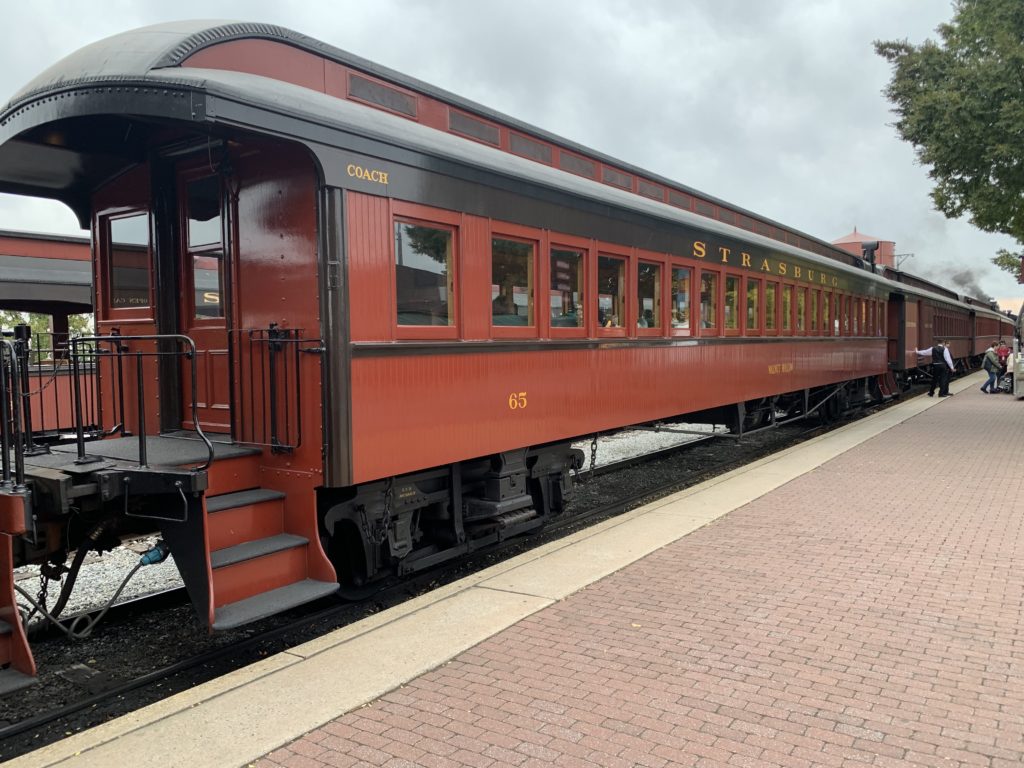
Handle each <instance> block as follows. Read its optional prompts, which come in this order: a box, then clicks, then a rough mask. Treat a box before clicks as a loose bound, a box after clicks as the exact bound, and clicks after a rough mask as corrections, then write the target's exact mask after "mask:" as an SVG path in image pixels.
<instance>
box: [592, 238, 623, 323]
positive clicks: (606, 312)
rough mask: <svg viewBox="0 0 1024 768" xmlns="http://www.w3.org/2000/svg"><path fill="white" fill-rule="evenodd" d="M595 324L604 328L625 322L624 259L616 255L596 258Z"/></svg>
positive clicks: (602, 255) (603, 255)
mask: <svg viewBox="0 0 1024 768" xmlns="http://www.w3.org/2000/svg"><path fill="white" fill-rule="evenodd" d="M597 324H598V327H599V328H601V329H604V330H612V329H621V328H624V327H625V324H626V260H625V259H622V258H618V257H617V256H608V255H605V254H601V255H600V256H598V259H597ZM615 335H618V334H615Z"/></svg>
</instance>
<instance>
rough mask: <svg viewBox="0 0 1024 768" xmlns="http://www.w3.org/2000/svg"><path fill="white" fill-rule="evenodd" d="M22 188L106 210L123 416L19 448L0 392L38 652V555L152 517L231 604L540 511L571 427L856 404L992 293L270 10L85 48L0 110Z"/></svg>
mask: <svg viewBox="0 0 1024 768" xmlns="http://www.w3.org/2000/svg"><path fill="white" fill-rule="evenodd" d="M0 190H2V191H5V192H14V193H18V194H28V195H35V196H41V197H49V198H54V199H58V200H62V201H64V202H65V203H66V204H67V205H69V206H70V207H71V208H72V209H73V210H74V211H75V212H76V214H77V215H78V217H79V219H80V220H81V222H82V223H83V225H86V226H89V227H90V228H91V231H92V238H93V251H94V261H93V266H94V285H95V292H96V328H97V332H96V335H95V336H94V337H89V338H84V339H78V340H76V341H75V342H73V343H72V344H71V347H72V349H71V352H70V360H71V363H72V365H73V366H74V367H75V369H76V370H78V369H80V368H83V367H84V366H85V365H86V364H88V365H89V366H91V367H90V370H94V371H95V375H96V376H97V377H98V381H99V388H98V392H97V395H96V403H95V405H96V412H98V413H99V414H101V421H102V422H103V423H102V424H101V430H100V431H102V433H103V435H104V439H101V440H95V441H87V440H86V439H85V435H84V429H83V427H82V424H81V422H82V418H81V417H80V418H79V424H77V425H76V426H77V429H76V431H77V433H78V434H77V440H76V441H75V444H74V445H73V446H61V445H57V446H55V447H53V448H52V449H51V451H50V452H49V453H46V454H42V455H35V456H26V455H25V454H24V451H23V450H22V445H23V441H22V439H21V433H20V432H19V425H18V423H17V418H16V413H15V412H16V411H17V408H16V407H15V408H13V409H12V410H11V411H10V412H9V413H5V415H4V422H5V423H9V424H10V425H11V430H10V434H8V431H5V433H4V450H3V454H4V456H5V463H4V477H3V485H2V486H0V604H2V605H0V610H2V611H3V612H4V613H5V615H6V623H7V627H6V631H7V633H8V635H9V637H8V642H7V643H6V645H5V647H8V648H9V649H10V651H9V652H8V655H7V657H6V658H4V659H0V661H3V662H4V663H7V664H8V665H9V666H8V672H11V673H16V672H21V673H22V674H23V675H31V674H32V671H33V666H32V661H31V655H30V653H29V651H28V647H27V644H26V643H25V640H24V635H23V632H22V631H21V627H20V622H19V621H18V617H17V613H16V607H15V605H14V596H13V590H12V585H11V583H10V580H11V576H10V574H11V569H12V567H13V566H14V565H15V564H18V563H24V562H46V561H49V562H50V563H51V564H52V567H53V568H54V569H56V570H60V569H61V568H62V567H64V566H63V563H64V562H65V561H66V559H67V555H68V553H69V550H72V549H76V548H92V549H96V550H99V551H102V550H104V549H106V548H108V547H110V546H112V545H113V543H116V541H117V540H119V538H120V537H122V536H125V535H129V534H133V533H137V532H140V531H147V530H158V531H159V532H160V533H161V535H162V543H161V545H160V547H159V548H158V551H157V552H155V553H154V555H153V557H155V558H159V557H162V556H166V554H167V553H168V552H169V553H171V554H173V555H174V559H175V562H176V563H177V565H178V568H179V570H180V571H181V574H182V578H183V580H184V582H185V585H186V587H187V589H188V591H189V594H190V596H191V598H192V601H193V603H194V604H195V606H196V609H197V613H198V615H199V617H200V619H201V620H202V621H203V622H205V623H207V624H208V625H209V626H210V627H211V628H214V629H226V628H231V627H235V626H238V625H240V624H243V623H245V622H248V621H252V620H254V619H256V618H259V617H262V616H265V615H268V614H269V613H273V612H276V611H280V610H283V609H285V608H287V607H289V606H293V605H296V604H300V603H302V602H306V601H309V600H312V599H315V598H317V597H319V596H322V595H325V594H330V593H332V592H334V591H336V590H337V589H338V588H339V584H340V585H341V586H342V588H344V589H345V590H347V591H349V592H358V591H359V590H360V589H361V588H362V587H364V586H365V585H367V584H370V583H372V582H374V581H375V580H377V579H380V578H382V577H383V576H385V575H388V574H392V573H399V574H402V573H409V572H412V571H415V570H417V569H421V568H426V567H429V566H431V565H433V564H436V563H438V562H440V561H443V560H445V559H448V558H451V557H455V556H458V555H461V554H464V553H466V552H468V551H471V550H473V549H475V548H479V547H481V546H486V545H489V544H491V543H493V542H496V541H498V540H500V539H502V538H505V537H507V536H512V535H517V534H522V533H525V532H527V531H530V530H533V529H536V528H538V527H540V526H542V525H544V524H545V522H546V521H547V520H549V519H550V518H551V517H553V516H556V515H559V514H561V513H562V511H563V508H564V497H565V494H566V492H567V490H568V486H569V473H570V471H571V469H572V468H574V467H576V466H578V464H579V463H580V461H581V458H582V457H581V456H580V453H579V452H578V451H575V450H574V449H573V448H572V447H571V441H572V440H573V439H574V438H578V437H579V436H581V435H591V434H595V433H599V432H602V431H605V430H610V429H615V428H620V427H623V426H626V425H630V424H639V423H649V422H658V421H672V420H679V419H685V420H686V421H690V422H694V421H700V420H706V421H712V422H715V423H726V424H729V425H730V427H731V428H733V429H734V430H737V431H742V430H745V429H751V428H754V427H757V426H761V425H764V424H765V423H768V422H772V421H774V419H775V417H776V414H778V413H780V412H787V413H789V414H791V415H807V414H810V413H825V414H834V413H835V412H838V411H839V410H841V409H842V407H844V406H845V404H846V403H848V402H850V401H851V400H857V399H871V398H878V397H881V396H884V395H886V394H892V393H894V392H895V391H896V390H897V387H898V385H899V383H898V381H897V378H896V376H897V374H898V375H899V376H900V377H903V376H904V375H905V373H906V372H907V371H910V370H913V369H915V368H916V366H917V359H916V355H915V354H914V349H915V348H916V347H919V346H923V345H924V344H925V343H927V342H929V341H930V339H928V334H929V333H931V332H939V333H949V332H950V331H949V330H941V329H942V325H941V322H945V321H943V320H941V318H943V317H945V315H943V314H942V313H943V312H946V311H949V312H951V313H953V314H950V317H951V318H952V317H956V318H961V317H969V316H971V314H972V313H973V314H974V316H975V317H978V316H980V317H984V318H989V319H991V317H992V315H995V314H997V313H991V312H989V311H988V310H985V309H984V308H981V307H969V306H968V305H966V304H964V303H963V302H961V301H959V300H958V299H956V298H954V297H947V296H943V295H939V294H937V293H935V292H933V291H931V290H928V289H925V288H921V287H919V286H910V285H906V284H903V283H901V282H899V281H894V280H892V279H889V278H887V277H886V276H884V275H881V274H877V273H876V271H875V270H874V268H872V266H871V265H869V264H867V263H866V262H864V261H863V260H861V259H858V258H856V257H854V256H851V255H850V254H848V253H845V252H843V251H840V250H837V249H835V248H833V247H832V246H830V245H828V244H827V243H824V242H822V241H820V240H817V239H815V238H812V237H809V236H807V235H805V234H803V233H800V232H796V231H794V230H792V229H789V228H786V227H784V226H782V225H780V224H777V223H776V222H772V221H769V220H767V219H764V218H763V217H758V216H756V215H754V214H752V213H750V212H749V211H745V210H742V209H739V208H736V207H735V206H730V205H728V204H726V203H724V202H723V201H720V200H716V199H714V198H711V197H708V196H706V195H702V194H700V193H698V192H696V191H694V190H692V189H689V188H687V187H683V186H681V185H679V184H675V183H673V182H671V181H669V180H667V179H664V178H662V177H659V176H656V175H653V174H650V173H647V172H645V171H642V170H640V169H637V168H633V167H631V166H628V165H626V164H623V163H620V162H618V161H615V160H613V159H611V158H608V157H605V156H603V155H600V154H598V153H595V152H593V151H591V150H588V149H586V148H584V147H580V146H578V145H576V144H573V143H571V142H568V141H566V140H564V139H560V138H558V137H556V136H553V135H551V134H548V133H546V132H544V131H541V130H539V129H536V128H533V127H531V126H528V125H525V124H523V123H520V122H518V121H516V120H514V119H512V118H508V117H506V116H503V115H500V114H498V113H495V112H493V111H491V110H488V109H486V108H484V107H481V106H479V105H476V104H473V103H471V102H468V101H465V100H463V99H460V98H458V97H456V96H453V95H452V94H449V93H446V92H443V91H440V90H438V89H435V88H432V87H430V86H427V85H425V84H423V83H420V82H418V81H416V80H413V79H411V78H408V77H405V76H403V75H400V74H398V73H395V72H391V71H388V70H386V69H384V68H381V67H379V66H377V65H375V64H372V63H371V62H367V61H365V60H362V59H359V58H357V57H354V56H351V55H349V54H346V53H344V52H342V51H339V50H337V49H334V48H331V47H330V46H327V45H325V44H323V43H320V42H318V41H315V40H311V39H310V38H307V37H304V36H301V35H297V34H295V33H293V32H290V31H288V30H285V29H281V28H278V27H273V26H268V25H258V24H224V25H212V26H211V25H209V24H204V23H196V22H181V23H174V24H166V25H161V26H158V27H152V28H147V29H144V30H138V31H135V32H129V33H125V34H123V35H119V36H117V37H114V38H111V39H109V40H105V41H101V42H99V43H96V44H94V45H92V46H89V47H87V48H85V49H83V50H82V51H80V52H78V53H76V54H72V55H71V56H69V57H68V58H67V59H65V60H63V61H62V62H60V63H58V64H57V65H55V66H54V67H52V68H51V69H49V70H47V71H46V72H44V73H43V74H42V75H40V76H39V78H37V79H36V80H35V81H34V82H32V83H30V84H29V85H28V86H27V87H26V88H25V89H24V90H23V91H22V92H21V93H19V94H18V95H17V96H15V97H14V99H13V100H12V101H11V102H10V104H8V105H7V106H6V107H5V108H4V109H3V110H2V111H0ZM956 313H961V314H956ZM936 318H939V319H936ZM958 327H959V326H958ZM963 332H964V334H969V333H970V331H969V330H968V326H965V327H964V331H963ZM972 344H973V342H972ZM974 349H975V346H972V345H968V346H965V347H964V349H963V350H962V353H961V351H958V355H959V354H962V356H963V357H965V358H968V357H969V356H970V354H971V353H972V352H973V351H974ZM3 352H4V354H3V361H4V367H3V369H4V372H5V375H4V377H3V379H4V381H5V382H7V384H9V386H8V388H7V392H8V393H9V395H8V396H5V397H3V398H0V399H3V400H4V402H12V403H14V404H16V403H17V388H16V384H15V379H16V378H17V371H16V370H15V369H16V366H17V362H16V355H15V354H14V353H13V351H7V348H4V350H3ZM75 399H76V410H77V411H78V412H80V413H81V412H83V411H84V410H85V404H83V402H82V400H83V399H87V398H85V397H84V396H83V394H82V393H81V392H79V391H76V393H75ZM22 431H23V430H22ZM9 455H10V456H11V457H12V458H11V460H10V461H9V462H8V461H7V460H6V457H7V456H9ZM71 521H74V525H71V524H70V522H71ZM9 677H12V678H13V679H15V680H17V681H19V683H17V684H20V682H23V679H22V678H19V677H17V676H16V675H14V674H12V675H9ZM15 684H16V683H14V682H12V683H10V685H12V686H13V685H15Z"/></svg>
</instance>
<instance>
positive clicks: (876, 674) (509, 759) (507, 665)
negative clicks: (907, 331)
mask: <svg viewBox="0 0 1024 768" xmlns="http://www.w3.org/2000/svg"><path fill="white" fill-rule="evenodd" d="M982 379H983V377H982V376H978V375H976V376H973V377H970V378H968V379H965V380H960V381H958V382H956V383H954V385H953V391H954V392H956V393H957V394H956V395H955V396H954V397H950V398H943V399H939V398H928V397H917V398H913V399H911V400H908V401H906V402H903V403H901V404H899V405H897V406H895V407H893V408H889V409H887V410H885V411H882V412H880V413H878V414H875V415H873V416H871V417H869V418H867V419H862V420H860V421H858V422H856V423H854V424H851V425H849V426H847V427H844V428H842V429H839V430H836V431H834V432H831V433H829V434H828V435H824V436H822V437H820V438H817V439H815V440H812V441H810V442H808V443H805V444H803V445H801V446H797V447H795V448H791V449H789V450H787V451H783V452H780V453H779V454H776V455H774V456H771V457H768V458H766V459H763V460H761V461H759V462H756V463H755V464H753V465H751V466H749V467H746V468H744V469H743V470H741V471H737V472H733V473H729V474H728V475H725V476H723V477H720V478H716V479H715V480H712V481H709V482H707V483H703V484H701V485H700V486H696V487H694V488H690V489H687V490H686V491H683V492H681V493H679V494H675V495H674V496H672V497H669V498H667V499H663V500H660V501H658V502H656V503H654V504H651V505H648V506H646V507H644V508H641V509H638V510H634V511H632V512H630V513H627V514H625V515H622V516H620V517H617V518H615V519H613V520H608V521H605V522H603V523H600V524H598V525H596V526H592V527H591V528H588V529H587V530H585V531H581V532H578V533H576V534H573V535H572V536H570V537H567V538H565V539H562V540H560V541H557V542H552V543H549V544H546V545H544V546H542V547H539V548H537V549H535V550H532V551H531V552H529V553H525V554H523V555H521V556H519V557H517V558H514V559H513V560H510V561H508V562H506V563H502V564H499V565H497V566H494V567H492V568H490V569H488V570H486V571H484V572H481V573H477V574H474V575H472V576H470V577H468V578H466V579H464V580H463V581H461V582H459V583H456V584H451V585H448V586H445V587H442V588H440V589H438V590H435V591H434V592H432V593H430V594H428V595H423V596H421V597H418V598H415V599H413V600H410V601H408V602H407V603H405V604H403V605H401V606H397V607H395V608H392V609H389V610H388V611H384V612H382V613H380V614H377V615H375V616H373V617H370V618H369V619H366V620H364V621H362V622H359V623H358V624H356V625H352V626H351V627H346V628H344V629H342V630H339V631H337V632H334V633H332V634H331V635H329V636H326V637H324V638H320V639H318V640H316V641H313V642H311V643H307V644H305V645H303V646H300V647H298V648H293V649H290V650H288V651H286V652H283V653H281V654H278V655H276V656H273V657H270V658H268V659H266V660H264V661H262V662H259V663H257V664H253V665H251V666H250V667H247V668H245V669H243V670H239V671H238V672H235V673H232V674H231V675H228V676H226V677H224V678H220V679H218V680H215V681H211V682H210V683H208V684H206V685H202V686H199V687H197V688H195V689H193V690H190V691H186V692H183V693H181V694H178V695H176V696H173V697H170V698H168V699H166V700H164V701H161V702H159V703H157V704H154V705H152V706H150V707H147V708H146V709H144V710H141V711H139V712H136V713H133V714H131V715H129V716H126V717H123V718H120V719H118V720H115V721H112V722H110V723H106V724H104V725H102V726H99V727H97V728H93V729H91V730H90V731H87V732H85V733H81V734H76V735H74V736H71V737H69V738H67V739H65V740H63V741H61V742H59V743H57V744H53V745H51V746H48V747H45V748H42V749H40V750H37V751H36V752H33V753H31V754H29V755H25V756H24V757H22V758H18V759H16V760H13V761H10V763H9V765H10V766H11V767H12V768H42V767H43V766H62V767H66V766H72V767H73V768H109V766H112V765H132V766H133V767H134V768H145V767H147V766H153V767H154V768H157V767H159V768H174V767H175V766H182V767H185V766H187V767H188V768H224V767H225V766H244V765H257V766H259V767H260V768H281V767H286V768H322V766H334V767H340V766H353V765H359V766H387V767H388V768H402V767H403V766H425V767H429V766H480V767H481V768H490V767H491V766H521V767H523V768H533V767H534V766H549V765H558V766H607V767H609V768H617V767H618V766H623V768H625V767H627V766H654V767H656V768H657V767H660V766H704V767H710V766H784V767H785V768H802V767H803V766H856V767H858V768H861V767H862V766H865V765H868V766H901V767H902V766H915V765H920V766H942V767H943V768H947V767H949V766H960V765H963V766H986V767H987V768H1008V767H1009V766H1018V767H1019V766H1021V765H1024V629H1022V627H1024V625H1022V608H1024V530H1022V519H1024V461H1022V455H1024V404H1022V403H1020V402H1019V401H1017V400H1015V399H1014V398H1012V397H1010V396H1008V395H997V396H987V395H982V394H981V393H980V392H979V391H978V387H979V386H980V384H981V381H982ZM343 713H347V714H343Z"/></svg>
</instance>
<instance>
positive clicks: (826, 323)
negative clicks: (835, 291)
mask: <svg viewBox="0 0 1024 768" xmlns="http://www.w3.org/2000/svg"><path fill="white" fill-rule="evenodd" d="M821 332H822V333H823V334H824V335H825V336H830V335H831V334H832V295H831V294H830V293H829V292H828V291H822V292H821Z"/></svg>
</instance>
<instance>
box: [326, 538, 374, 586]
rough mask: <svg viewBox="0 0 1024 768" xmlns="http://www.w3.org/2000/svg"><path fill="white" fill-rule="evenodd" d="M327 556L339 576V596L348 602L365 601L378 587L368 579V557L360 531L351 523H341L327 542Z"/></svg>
mask: <svg viewBox="0 0 1024 768" xmlns="http://www.w3.org/2000/svg"><path fill="white" fill-rule="evenodd" d="M325 549H326V551H327V556H328V557H329V558H330V559H331V563H332V564H333V565H334V570H335V572H336V573H337V574H338V584H339V586H340V589H339V590H338V594H339V595H340V596H341V597H343V598H344V599H346V600H353V601H354V600H365V599H366V598H367V597H369V596H370V595H372V594H373V593H374V592H376V591H377V589H378V585H376V584H375V583H371V582H370V580H369V579H368V578H367V571H366V556H365V553H364V550H363V539H362V536H360V535H359V530H358V529H357V528H356V526H355V524H354V523H352V522H350V521H347V520H345V521H339V522H338V524H337V526H336V527H335V530H334V535H333V536H330V537H329V538H328V539H327V541H326V546H325Z"/></svg>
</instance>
